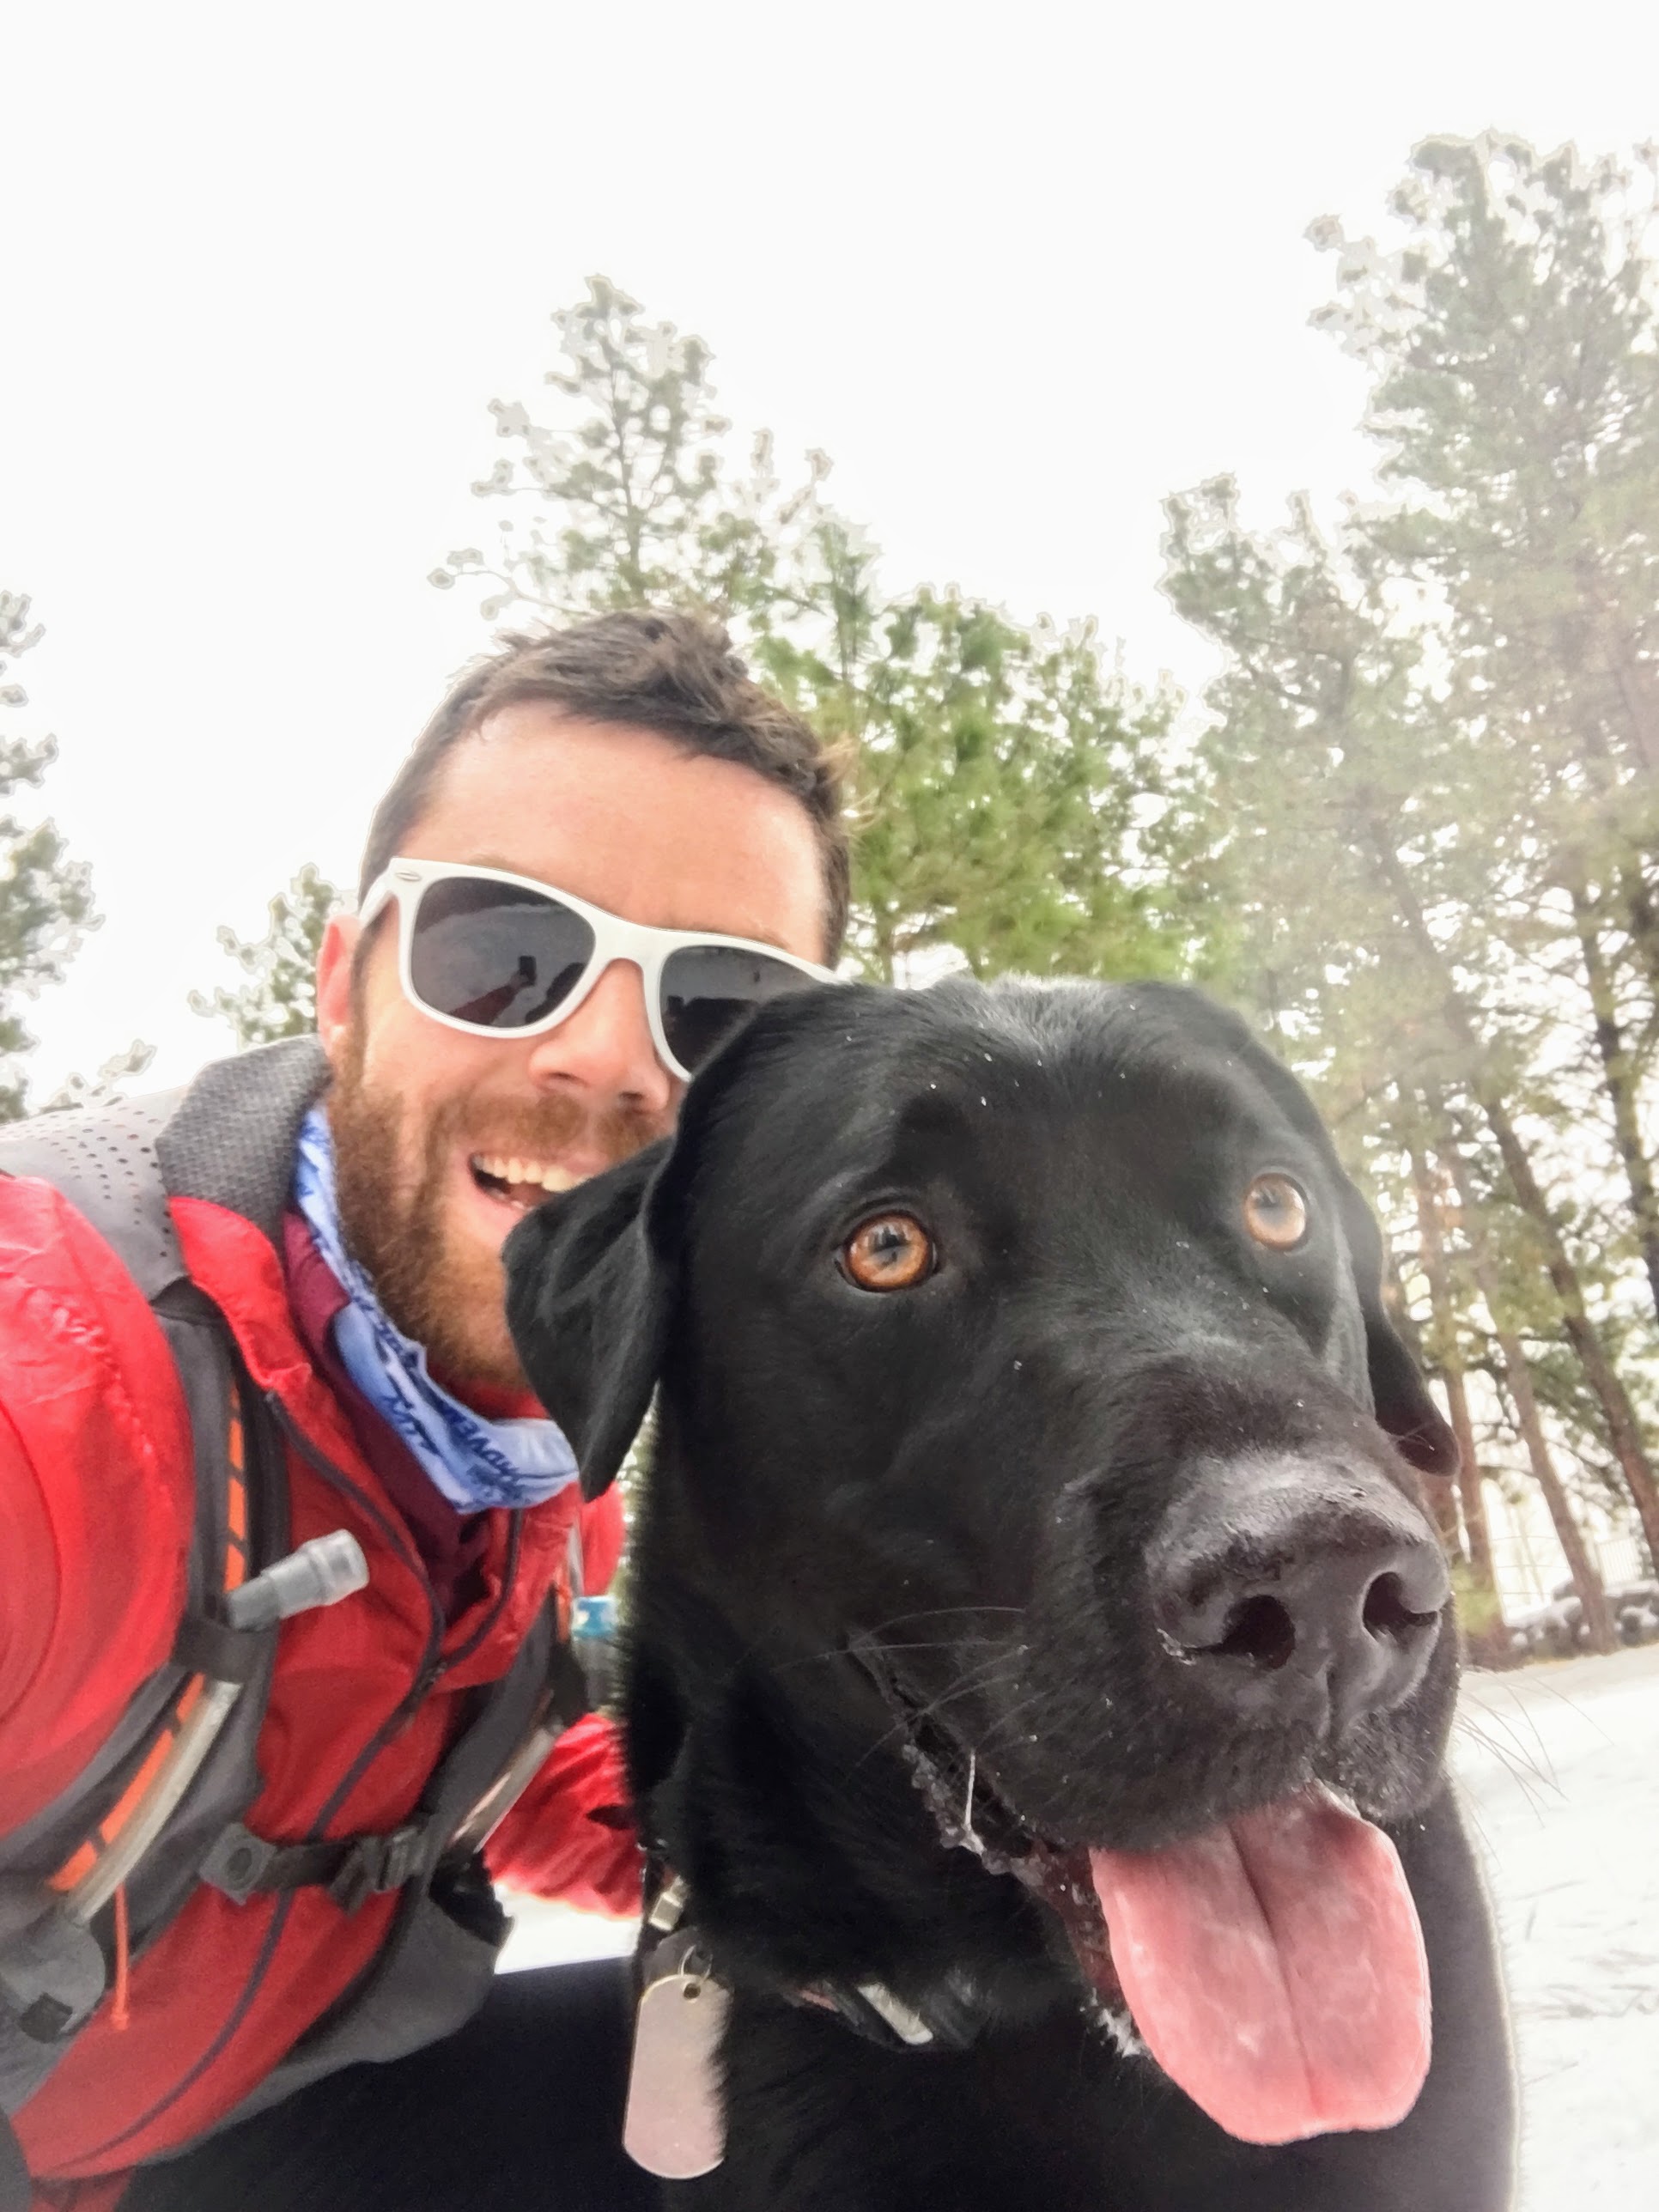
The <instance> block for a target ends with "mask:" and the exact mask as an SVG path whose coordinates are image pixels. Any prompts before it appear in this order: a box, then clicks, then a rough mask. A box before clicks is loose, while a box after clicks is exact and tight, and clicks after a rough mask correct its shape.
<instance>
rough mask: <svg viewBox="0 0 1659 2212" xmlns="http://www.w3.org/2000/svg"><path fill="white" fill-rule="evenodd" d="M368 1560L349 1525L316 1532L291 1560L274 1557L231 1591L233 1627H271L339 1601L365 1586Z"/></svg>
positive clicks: (227, 1600)
mask: <svg viewBox="0 0 1659 2212" xmlns="http://www.w3.org/2000/svg"><path fill="white" fill-rule="evenodd" d="M367 1583H368V1560H367V1559H365V1558H364V1557H363V1547H362V1545H361V1544H360V1543H359V1542H358V1541H357V1539H356V1537H355V1536H354V1535H353V1534H352V1533H351V1531H350V1530H349V1528H333V1529H331V1530H330V1532H329V1534H327V1535H326V1536H313V1537H312V1539H311V1541H309V1542H308V1543H305V1544H301V1546H300V1547H299V1549H298V1550H297V1551H293V1552H290V1553H289V1554H288V1556H287V1557H286V1558H285V1559H274V1560H273V1561H272V1562H271V1564H270V1566H268V1567H267V1568H266V1569H265V1571H264V1573H263V1574H262V1575H255V1576H254V1577H253V1579H252V1582H246V1583H243V1584H242V1586H241V1588H240V1589H234V1590H231V1591H230V1592H228V1595H227V1596H226V1598H225V1613H226V1615H227V1617H228V1620H229V1622H230V1625H231V1626H232V1627H233V1628H269V1627H270V1626H271V1624H272V1623H273V1622H274V1621H278V1620H288V1618H289V1615H290V1614H292V1613H310V1612H311V1611H313V1608H314V1607H318V1606H322V1605H337V1604H338V1603H339V1601H340V1600H341V1599H342V1598H343V1597H349V1596H350V1595H351V1594H352V1592H353V1591H354V1590H360V1589H363V1588H364V1587H365V1586H366V1584H367Z"/></svg>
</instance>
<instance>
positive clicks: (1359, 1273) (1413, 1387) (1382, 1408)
mask: <svg viewBox="0 0 1659 2212" xmlns="http://www.w3.org/2000/svg"><path fill="white" fill-rule="evenodd" d="M1328 1141H1329V1140H1328V1139H1327V1142H1328ZM1330 1156H1331V1164H1332V1167H1333V1170H1334V1173H1335V1176H1336V1178H1337V1185H1336V1188H1337V1195H1338V1200H1339V1203H1340V1206H1341V1208H1342V1230H1343V1234H1344V1237H1345V1238H1346V1243H1347V1247H1348V1257H1349V1261H1350V1262H1351V1264H1352V1268H1353V1279H1354V1288H1355V1289H1356V1290H1357V1291H1358V1293H1359V1310H1360V1312H1361V1314H1362V1315H1363V1316H1364V1322H1365V1364H1366V1367H1367V1368H1368V1369H1369V1370H1370V1378H1371V1400H1372V1404H1373V1407H1374V1410H1375V1412H1376V1420H1377V1425H1378V1427H1379V1428H1383V1429H1386V1430H1387V1431H1388V1433H1389V1435H1390V1436H1391V1437H1393V1438H1394V1440H1395V1443H1396V1444H1397V1445H1398V1446H1399V1448H1400V1450H1401V1453H1402V1454H1403V1455H1405V1457H1406V1458H1407V1459H1408V1460H1409V1461H1410V1462H1411V1463H1412V1465H1413V1467H1417V1468H1422V1470H1423V1472H1424V1473H1425V1474H1456V1472H1457V1466H1458V1457H1459V1455H1458V1449H1457V1439H1456V1437H1455V1436H1454V1435H1453V1434H1452V1431H1451V1430H1450V1428H1449V1426H1448V1425H1447V1423H1446V1421H1445V1420H1444V1419H1443V1417H1442V1415H1441V1412H1440V1408H1439V1407H1437V1405H1436V1404H1435V1402H1434V1400H1433V1399H1432V1398H1431V1396H1430V1395H1429V1386H1428V1384H1427V1383H1425V1381H1424V1380H1423V1377H1422V1376H1421V1375H1420V1374H1419V1372H1418V1370H1417V1362H1416V1361H1415V1360H1414V1359H1413V1358H1412V1356H1411V1354H1410V1352H1407V1349H1406V1347H1405V1346H1404V1344H1403V1343H1402V1342H1401V1338H1400V1333H1399V1331H1398V1330H1397V1329H1396V1328H1395V1325H1394V1323H1393V1322H1391V1321H1390V1320H1389V1310H1388V1308H1387V1307H1386V1306H1385V1305H1384V1304H1383V1239H1382V1237H1381V1235H1380V1234H1379V1233H1378V1231H1377V1226H1376V1221H1375V1219H1374V1218H1372V1214H1371V1210H1370V1206H1367V1205H1366V1203H1365V1201H1364V1199H1363V1198H1362V1197H1361V1196H1360V1194H1359V1193H1358V1190H1356V1189H1355V1188H1354V1186H1353V1184H1352V1182H1350V1181H1349V1180H1348V1178H1347V1176H1346V1175H1345V1174H1344V1173H1343V1171H1342V1169H1341V1166H1340V1164H1339V1163H1338V1161H1337V1158H1336V1153H1335V1150H1334V1147H1332V1148H1331V1155H1330Z"/></svg>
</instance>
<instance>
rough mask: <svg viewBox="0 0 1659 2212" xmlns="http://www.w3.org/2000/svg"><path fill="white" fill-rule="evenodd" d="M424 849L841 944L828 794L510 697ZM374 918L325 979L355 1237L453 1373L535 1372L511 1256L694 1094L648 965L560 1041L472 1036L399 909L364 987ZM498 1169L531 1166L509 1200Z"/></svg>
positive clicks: (800, 944) (500, 1378)
mask: <svg viewBox="0 0 1659 2212" xmlns="http://www.w3.org/2000/svg"><path fill="white" fill-rule="evenodd" d="M402 850H403V851H404V853H405V854H409V855H410V857H412V858H415V859H417V860H453V861H461V862H471V863H472V864H475V865H478V866H489V867H494V868H504V869H507V870H509V871H511V872H513V873H515V874H518V875H524V876H532V877H534V878H538V880H540V881H543V882H546V883H550V884H556V885H557V886H558V887H559V888H560V889H561V890H568V891H571V892H573V893H574V894H575V896H577V897H579V898H584V899H587V900H590V901H591V902H592V903H593V904H594V905H595V906H600V907H604V908H607V909H608V910H609V911H611V913H613V914H618V915H625V916H626V917H627V918H628V919H629V921H640V922H647V923H650V924H652V925H653V926H654V927H658V928H663V929H691V930H707V931H708V932H709V933H711V934H712V935H718V936H723V937H747V938H753V939H759V940H760V941H762V942H763V943H766V944H769V945H777V946H779V947H780V948H781V950H782V951H786V952H793V953H795V954H796V955H798V956H799V957H800V958H802V959H806V960H819V959H822V957H823V911H824V882H823V863H822V860H821V858H820V855H819V851H818V847H817V836H816V834H815V831H814V829H813V825H812V823H811V819H810V817H808V815H807V813H806V811H805V808H804V807H802V806H801V805H799V802H798V801H797V800H795V799H793V798H792V797H791V796H790V795H789V793H787V792H786V791H784V790H782V789H781V788H780V787H778V786H777V785H775V784H773V783H769V782H768V781H766V780H765V778H763V776H761V775H757V773H756V772H755V771H754V770H753V769H747V768H740V767H738V766H735V765H734V764H733V763H731V762H728V761H717V760H710V759H708V758H706V757H702V756H700V755H695V754H686V753H684V752H682V751H680V750H678V748H677V747H676V746H675V745H673V744H671V743H670V742H669V741H668V740H667V739H666V738H662V737H659V736H658V735H657V734H656V733H655V732H651V731H647V730H638V729H630V728H618V727H604V728H600V727H597V726H593V725H592V724H587V723H581V722H572V721H568V720H565V719H563V718H562V716H561V715H560V714H557V713H556V711H555V710H554V709H552V708H548V707H544V706H540V705H536V704H527V705H524V706H519V707H513V708H505V709H503V711H502V712H501V713H500V714H495V715H494V716H492V717H491V719H490V720H489V721H488V722H486V723H485V724H484V725H483V727H482V728H481V729H480V730H479V731H478V732H477V733H476V734H474V735H472V736H471V737H467V738H462V739H461V741H460V742H459V744H457V745H456V746H455V748H454V750H453V751H452V752H451V754H450V755H449V757H448V759H447V762H446V763H445V764H444V766H443V768H442V769H441V770H440V773H439V775H438V778H437V781H436V783H435V787H434V788H433V791H432V793H431V794H430V796H429V798H428V802H427V805H426V808H425V811H424V812H423V813H422V816H421V817H420V819H419V821H418V822H417V823H416V825H415V827H414V828H412V829H410V831H409V832H408V833H407V834H406V835H405V836H404V841H403V845H402ZM357 933H358V925H357V924H356V921H350V920H343V921H337V922H335V923H334V924H332V925H331V928H330V931H329V934H328V938H327V939H326V941H325V945H324V947H323V951H322V957H321V959H320V961H319V967H318V988H317V1012H318V1028H319V1030H320V1032H321V1035H322V1038H323V1042H324V1045H325V1048H326V1049H327V1052H328V1056H329V1060H330V1063H331V1066H332V1068H333V1071H334V1079H335V1080H334V1085H333V1088H332V1090H331V1092H330V1096H329V1112H330V1116H331V1121H332V1124H333V1128H334V1136H335V1144H336V1149H337V1158H338V1167H339V1184H340V1210H341V1216H342V1221H343V1227H344V1231H345V1234H346V1238H347V1241H348V1242H349V1244H350V1245H351V1247H352V1249H353V1250H354V1252H355V1253H356V1255H357V1256H358V1257H359V1258H360V1259H361V1260H362V1262H363V1263H364V1265H365V1266H366V1267H368V1270H369V1272H370V1273H371V1275H372V1276H373V1278H374V1283H375V1287H376V1289H377V1291H378V1292H379V1294H380V1297H381V1299H382V1301H383V1302H384V1304H385V1305H386V1310H387V1312H388V1313H389V1314H390V1315H391V1316H392V1319H393V1320H394V1321H395V1322H397V1323H398V1326H399V1327H400V1328H403V1329H404V1331H405V1332H406V1333H407V1334H410V1336H412V1337H414V1338H416V1340H417V1341H419V1342H421V1343H423V1344H424V1345H425V1346H426V1347H427V1350H428V1354H429V1355H430V1358H431V1360H432V1364H433V1365H434V1366H435V1368H436V1369H437V1370H439V1371H440V1372H441V1373H442V1374H444V1375H446V1376H448V1377H449V1378H450V1379H451V1380H452V1381H454V1382H459V1383H465V1382H478V1383H495V1384H497V1385H501V1386H504V1387H507V1388H514V1387H518V1386H519V1385H520V1383H521V1381H522V1377H521V1376H520V1370H519V1365H518V1361H517V1358H516V1356H515V1354H514V1352H513V1346H512V1343H511V1340H510V1339H509V1338H508V1335H507V1325H506V1322H505V1319H504V1317H503V1312H502V1301H503V1297H504V1283H503V1279H502V1274H501V1256H500V1255H501V1242H502V1239H503V1238H504V1237H506V1235H507V1231H508V1230H509V1229H511V1228H512V1226H513V1223H514V1222H515V1221H517V1220H518V1219H519V1218H520V1215H521V1213H522V1212H523V1211H524V1205H523V1204H522V1203H520V1200H524V1201H525V1202H529V1201H530V1200H532V1198H535V1197H539V1196H540V1195H541V1194H542V1191H543V1190H544V1189H559V1188H568V1186H569V1185H570V1184H571V1183H574V1182H583V1181H585V1180H586V1177H587V1176H591V1175H595V1174H597V1173H598V1172H599V1170H600V1169H602V1168H605V1167H608V1166H610V1165H611V1164H613V1163H614V1162H615V1161H617V1160H618V1159H620V1158H623V1157H624V1156H625V1155H626V1154H628V1153H629V1152H635V1151H637V1150H638V1149H639V1147H640V1146H641V1145H645V1144H648V1143H649V1142H650V1141H651V1140H652V1139H653V1138H654V1137H658V1136H660V1135H662V1134H663V1133H665V1131H666V1130H667V1129H669V1128H670V1127H671V1126H672V1123H673V1120H674V1116H675V1115H676V1113H677V1111H678V1107H679V1102H680V1097H681V1096H682V1094H683V1092H684V1088H685V1086H684V1083H683V1082H682V1081H681V1080H680V1079H678V1077H676V1076H673V1075H671V1074H670V1073H669V1072H668V1070H667V1069H666V1068H665V1066H663V1064H662V1062H661V1061H660V1060H659V1059H658V1058H657V1054H656V1049H655V1047H654V1046H653V1043H652V1040H651V1031H650V1028H649V1026H648V1024H647V1018H646V1008H645V999H644V994H643V989H642V985H641V975H640V971H639V969H637V968H635V966H634V965H633V964H632V963H631V962H628V961H617V962H615V963H613V964H612V965H611V967H610V968H608V969H606V970H605V974H604V975H602V976H601V977H600V978H599V981H598V983H597V984H596V985H595V986H594V988H593V990H592V992H591V993H590V994H589V995H588V997H587V998H586V1000H584V1001H583V1003H582V1004H581V1006H579V1007H578V1008H577V1010H576V1012H574V1013H573V1014H572V1015H571V1016H570V1018H569V1019H568V1021H565V1022H562V1023H561V1024H559V1026H558V1027H557V1028H556V1029H553V1030H548V1031H547V1032H546V1033H545V1034H544V1035H543V1036H532V1037H513V1036H510V1035H507V1036H501V1037H483V1036H466V1035H465V1034H463V1033H462V1032H460V1031H459V1030H452V1029H449V1028H447V1027H446V1026H445V1025H444V1024H442V1023H441V1022H436V1021H434V1020H433V1019H432V1018H431V1017H430V1016H429V1015H427V1014H424V1013H422V1012H421V1011H420V1010H419V1008H418V1007H416V1006H411V1005H410V1002H409V1000H407V999H406V998H405V997H404V994H403V990H402V987H401V986H400V984H399V982H398V921H397V915H396V913H395V911H394V910H392V909H388V910H387V912H386V915H385V916H384V917H383V918H382V919H381V920H380V921H379V922H377V923H376V925H375V927H374V941H373V943H372V944H371V945H369V947H368V952H367V954H366V956H365V957H364V959H363V962H362V969H361V972H360V973H359V974H358V975H357V976H356V979H355V982H354V978H353V975H352V951H353V948H354V946H355V945H356V940H357ZM480 1161H488V1162H493V1163H494V1164H495V1167H496V1168H497V1169H500V1168H501V1166H502V1165H503V1164H513V1165H514V1166H515V1167H516V1168H517V1169H518V1170H530V1171H531V1172H530V1174H529V1176H520V1177H519V1179H518V1187H517V1188H515V1190H514V1192H513V1194H511V1195H509V1194H505V1193H504V1192H503V1191H502V1188H501V1184H500V1182H499V1179H498V1177H496V1176H492V1175H490V1174H489V1172H488V1171H487V1170H481V1169H480V1166H479V1163H480ZM526 1183H528V1184H530V1185H532V1186H533V1185H536V1184H539V1186H540V1188H526Z"/></svg>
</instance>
